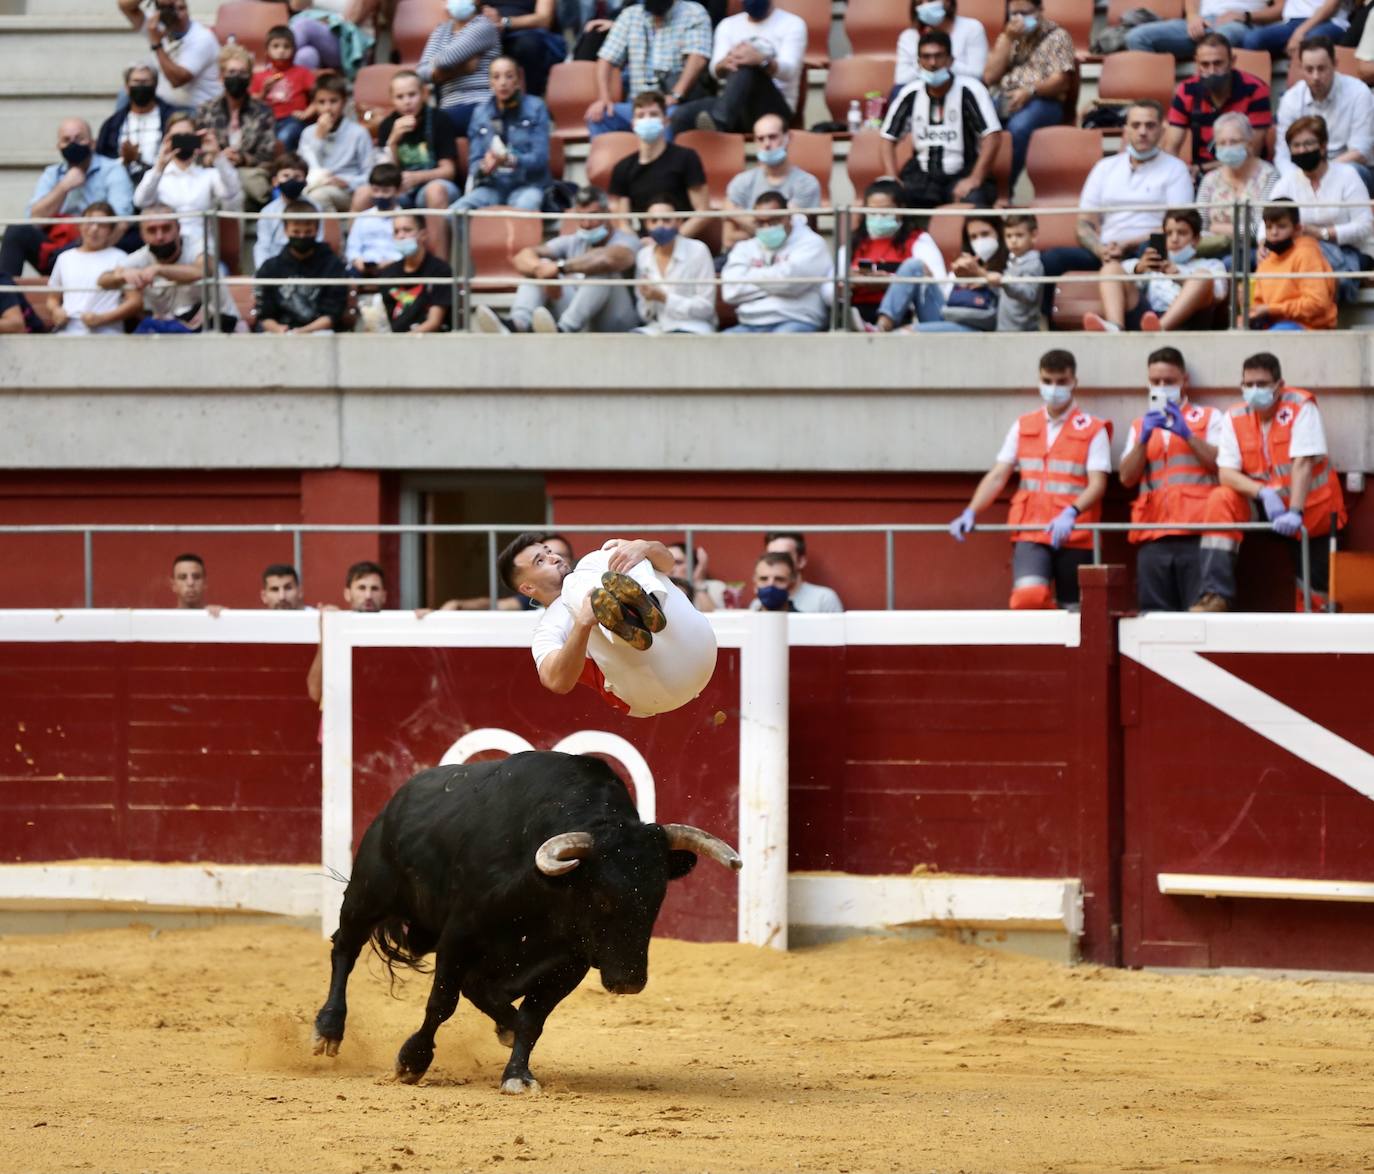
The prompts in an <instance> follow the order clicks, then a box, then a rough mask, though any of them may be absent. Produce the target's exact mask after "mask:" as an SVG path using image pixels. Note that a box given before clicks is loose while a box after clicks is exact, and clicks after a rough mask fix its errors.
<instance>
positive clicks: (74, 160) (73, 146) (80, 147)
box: [62, 143, 91, 167]
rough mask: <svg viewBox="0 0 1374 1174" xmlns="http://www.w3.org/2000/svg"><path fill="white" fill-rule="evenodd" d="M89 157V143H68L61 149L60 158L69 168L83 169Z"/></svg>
mask: <svg viewBox="0 0 1374 1174" xmlns="http://www.w3.org/2000/svg"><path fill="white" fill-rule="evenodd" d="M90 157H91V145H90V143H68V144H67V145H66V146H65V147H63V148H62V158H63V159H65V160H66V161H67V165H68V166H69V167H84V166H86V163H87V162H88V161H89V160H90Z"/></svg>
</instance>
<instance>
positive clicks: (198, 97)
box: [119, 0, 224, 110]
mask: <svg viewBox="0 0 1374 1174" xmlns="http://www.w3.org/2000/svg"><path fill="white" fill-rule="evenodd" d="M119 8H120V11H121V12H123V13H124V16H125V17H126V18H127V19H128V21H129V23H130V24H131V25H132V26H133V27H134V29H135V30H139V29H142V30H143V31H144V32H145V33H147V35H148V45H149V47H150V48H151V49H152V50H153V52H154V53H155V54H156V56H157V67H158V71H159V72H160V73H161V75H162V76H161V78H160V79H159V81H158V84H157V96H158V97H159V98H161V99H162V100H163V101H164V102H167V103H168V104H170V105H172V106H175V107H176V108H177V109H179V110H187V109H190V110H193V109H195V108H196V107H198V106H200V105H201V104H202V103H204V102H209V101H211V100H212V99H214V98H218V97H219V96H220V95H221V94H222V93H224V84H223V83H222V82H221V81H220V76H219V41H218V40H216V39H215V34H214V33H212V32H211V31H210V30H209V29H207V28H206V27H205V26H204V25H203V24H201V23H200V22H199V21H197V20H192V19H191V13H190V9H189V8H188V7H187V0H158V5H157V15H156V16H152V17H149V18H147V20H146V22H145V18H144V14H143V6H142V4H141V3H140V0H119Z"/></svg>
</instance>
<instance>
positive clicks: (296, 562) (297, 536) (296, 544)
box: [291, 529, 304, 582]
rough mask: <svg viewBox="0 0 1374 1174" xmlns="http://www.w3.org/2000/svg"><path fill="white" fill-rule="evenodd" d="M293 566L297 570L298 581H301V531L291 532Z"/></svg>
mask: <svg viewBox="0 0 1374 1174" xmlns="http://www.w3.org/2000/svg"><path fill="white" fill-rule="evenodd" d="M291 565H292V566H293V567H295V568H296V581H297V582H299V581H300V577H301V575H302V574H303V573H304V572H303V571H302V570H301V532H300V530H299V529H296V530H292V531H291Z"/></svg>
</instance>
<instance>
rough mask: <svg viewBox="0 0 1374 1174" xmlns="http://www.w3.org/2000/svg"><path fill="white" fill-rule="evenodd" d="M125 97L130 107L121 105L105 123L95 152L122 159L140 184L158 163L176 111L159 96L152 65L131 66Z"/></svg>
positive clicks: (101, 127)
mask: <svg viewBox="0 0 1374 1174" xmlns="http://www.w3.org/2000/svg"><path fill="white" fill-rule="evenodd" d="M124 96H125V97H126V98H127V99H128V102H127V104H117V105H116V106H115V112H114V113H113V114H111V115H110V117H109V118H107V119H106V120H105V121H104V122H103V123H101V125H100V134H99V135H98V136H97V138H96V141H95V150H96V154H97V155H103V156H105V157H106V158H108V159H118V160H119V161H120V162H121V163H122V164H124V170H125V171H127V172H128V173H129V180H130V182H131V183H137V182H138V181H139V180H140V179H142V178H143V175H144V173H145V172H146V171H147V170H148V168H150V167H151V166H152V165H153V164H154V163H156V162H157V153H158V151H159V150H160V149H161V147H162V136H163V133H164V131H165V128H166V125H167V120H168V119H169V118H171V117H172V114H173V113H174V112H173V110H172V107H171V106H169V105H168V104H167V103H166V102H164V101H163V100H162V99H161V98H159V97H158V96H157V70H155V69H154V68H153V67H152V66H151V65H131V66H129V68H128V69H126V70H125V71H124Z"/></svg>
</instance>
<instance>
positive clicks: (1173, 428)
mask: <svg viewBox="0 0 1374 1174" xmlns="http://www.w3.org/2000/svg"><path fill="white" fill-rule="evenodd" d="M1164 412H1165V415H1167V416H1168V417H1169V420H1168V423H1166V424H1165V425H1164V427H1165V428H1167V429H1168V430H1169V431H1170V432H1172V433H1173V434H1174V435H1175V436H1177V437H1178V438H1179V439H1180V440H1188V439H1189V438H1190V437H1191V436H1192V435H1193V430H1192V429H1191V428H1189V427H1188V421H1187V420H1185V419H1184V418H1183V409H1182V408H1180V407H1179V406H1178V404H1176V403H1174V402H1173V401H1170V402H1169V403H1166V404H1165V405H1164Z"/></svg>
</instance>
